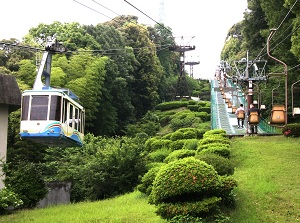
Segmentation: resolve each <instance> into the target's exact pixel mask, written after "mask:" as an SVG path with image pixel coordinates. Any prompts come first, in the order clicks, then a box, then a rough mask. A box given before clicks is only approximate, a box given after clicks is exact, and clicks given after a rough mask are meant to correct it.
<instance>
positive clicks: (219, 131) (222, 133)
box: [203, 129, 227, 138]
mask: <svg viewBox="0 0 300 223" xmlns="http://www.w3.org/2000/svg"><path fill="white" fill-rule="evenodd" d="M212 135H219V136H223V137H227V136H226V131H225V130H224V129H213V130H210V131H207V132H205V133H204V134H203V138H207V137H209V136H212Z"/></svg>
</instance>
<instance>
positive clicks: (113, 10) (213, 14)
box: [0, 0, 247, 78]
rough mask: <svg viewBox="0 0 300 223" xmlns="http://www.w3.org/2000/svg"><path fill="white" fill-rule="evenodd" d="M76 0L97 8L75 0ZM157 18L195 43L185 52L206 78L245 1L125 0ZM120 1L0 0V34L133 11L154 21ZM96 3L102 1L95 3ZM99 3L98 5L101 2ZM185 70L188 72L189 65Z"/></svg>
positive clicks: (181, 42)
mask: <svg viewBox="0 0 300 223" xmlns="http://www.w3.org/2000/svg"><path fill="white" fill-rule="evenodd" d="M78 2H79V3H82V4H84V5H86V6H88V7H90V8H92V9H94V10H96V11H97V12H95V11H93V10H91V9H88V8H86V7H84V6H83V5H81V4H79V3H78ZM127 2H129V3H130V4H132V5H134V6H135V7H136V8H138V9H139V10H141V11H142V12H144V13H145V14H147V15H148V16H150V17H151V18H152V19H154V20H155V21H157V22H160V21H162V22H163V23H164V24H165V25H166V26H168V27H171V29H172V31H173V35H174V36H175V37H176V42H177V44H178V45H195V46H196V49H195V50H194V51H189V52H186V53H185V61H200V64H199V65H196V66H194V69H193V73H194V77H196V78H212V77H213V75H214V71H215V69H216V66H217V65H218V64H219V61H220V52H221V50H222V47H223V44H224V41H225V38H226V35H227V32H228V30H229V29H230V27H231V26H232V25H233V24H235V23H237V22H239V21H241V20H242V19H243V13H244V11H245V9H246V8H247V0H184V1H178V0H149V1H148V0H127ZM127 2H126V1H124V0H109V1H107V0H76V1H75V0H52V1H49V0H48V1H43V0H26V1H23V0H5V1H2V2H1V13H0V25H1V26H0V27H1V31H0V39H9V38H17V39H19V40H22V37H23V36H24V35H26V34H27V33H28V31H29V29H30V28H32V27H37V26H38V24H39V23H46V24H51V23H52V22H54V21H60V22H62V23H64V22H79V23H80V24H82V25H90V24H93V25H96V24H97V23H102V22H105V21H108V20H111V19H112V18H114V17H116V16H118V15H136V16H138V18H139V20H138V22H139V23H143V24H149V25H152V26H153V25H154V22H153V21H152V20H151V19H149V18H147V17H146V16H145V15H143V14H142V13H140V12H139V11H138V10H136V9H135V8H133V7H132V6H130V5H129V4H128V3H127ZM101 5H102V6H101ZM103 6H104V7H103ZM186 70H187V71H188V72H190V67H189V66H187V67H186Z"/></svg>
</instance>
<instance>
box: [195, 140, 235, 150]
mask: <svg viewBox="0 0 300 223" xmlns="http://www.w3.org/2000/svg"><path fill="white" fill-rule="evenodd" d="M210 147H226V148H228V149H230V148H231V146H230V145H229V144H224V143H218V142H217V143H207V144H203V145H202V144H201V145H198V148H197V151H198V152H200V151H201V150H203V149H207V148H210Z"/></svg>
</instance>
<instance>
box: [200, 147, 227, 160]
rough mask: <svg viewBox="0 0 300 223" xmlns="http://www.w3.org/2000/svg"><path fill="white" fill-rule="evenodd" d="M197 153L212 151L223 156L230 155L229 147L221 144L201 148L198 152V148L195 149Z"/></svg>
mask: <svg viewBox="0 0 300 223" xmlns="http://www.w3.org/2000/svg"><path fill="white" fill-rule="evenodd" d="M197 153H198V154H205V153H214V154H217V155H219V156H222V157H225V158H229V157H230V149H229V148H228V147H223V146H220V147H213V146H209V147H207V148H206V149H202V150H201V151H200V152H199V150H197Z"/></svg>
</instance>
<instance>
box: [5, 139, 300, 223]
mask: <svg viewBox="0 0 300 223" xmlns="http://www.w3.org/2000/svg"><path fill="white" fill-rule="evenodd" d="M231 159H232V160H233V161H234V163H235V165H236V170H235V174H234V178H235V179H236V180H237V181H238V187H237V188H236V189H235V191H234V192H235V194H236V197H237V199H238V200H237V206H236V208H235V210H234V211H232V212H231V213H230V219H231V222H232V223H275V222H276V223H296V222H300V138H297V139H293V138H285V137H283V136H269V137H260V136H254V137H243V138H233V139H232V157H231ZM27 222H28V223H29V222H30V223H60V222H61V223H69V222H72V223H88V222H89V223H90V222H91V223H98V222H99V223H100V222H101V223H108V222H110V223H127V222H128V223H129V222H130V223H147V222H149V223H163V222H166V221H164V220H162V219H161V218H160V217H159V216H157V215H156V214H155V207H154V206H152V205H149V204H148V203H147V198H146V197H145V196H143V195H141V194H140V193H139V192H133V193H130V194H125V195H123V196H119V197H116V198H114V199H108V200H103V201H99V202H83V203H77V204H71V205H61V206H53V207H49V208H44V209H35V210H25V211H18V212H16V213H13V214H12V215H8V216H2V217H0V223H27Z"/></svg>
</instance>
